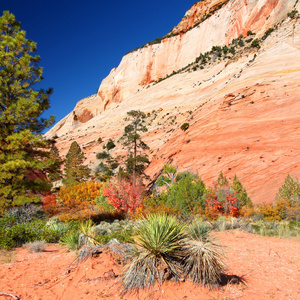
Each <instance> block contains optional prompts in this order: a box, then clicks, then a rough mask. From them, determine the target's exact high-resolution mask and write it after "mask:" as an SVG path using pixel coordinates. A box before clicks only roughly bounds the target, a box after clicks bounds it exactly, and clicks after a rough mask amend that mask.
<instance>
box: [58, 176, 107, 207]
mask: <svg viewBox="0 0 300 300" xmlns="http://www.w3.org/2000/svg"><path fill="white" fill-rule="evenodd" d="M101 187H102V183H101V182H96V181H88V182H82V183H79V184H77V185H75V186H72V187H66V186H63V187H62V188H61V189H60V191H59V194H58V197H59V200H61V201H62V202H63V205H65V206H67V207H69V208H72V207H74V206H77V205H79V202H87V203H90V204H95V203H94V200H95V198H96V197H97V196H99V193H100V189H101Z"/></svg>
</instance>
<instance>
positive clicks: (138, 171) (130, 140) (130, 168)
mask: <svg viewBox="0 0 300 300" xmlns="http://www.w3.org/2000/svg"><path fill="white" fill-rule="evenodd" d="M127 115H128V116H129V120H130V124H129V125H127V126H126V127H125V128H124V133H123V135H122V137H121V138H120V141H121V142H122V144H123V145H124V146H127V147H128V149H129V156H128V158H127V159H126V169H127V172H128V173H130V174H132V176H133V180H134V182H135V180H136V176H137V175H142V174H143V173H144V170H145V169H146V167H147V165H148V164H149V163H150V162H149V159H148V157H147V156H146V155H142V154H139V153H141V151H143V150H146V149H149V147H148V146H147V145H146V144H145V143H144V142H143V141H142V138H141V135H140V134H139V132H147V131H148V129H147V127H146V126H145V125H144V124H145V119H146V115H145V113H143V112H141V111H140V110H131V111H129V112H127Z"/></svg>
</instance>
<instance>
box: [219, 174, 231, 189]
mask: <svg viewBox="0 0 300 300" xmlns="http://www.w3.org/2000/svg"><path fill="white" fill-rule="evenodd" d="M217 184H218V185H219V186H229V181H228V179H227V177H226V176H225V175H224V174H223V172H222V171H221V172H220V174H219V177H218V179H217Z"/></svg>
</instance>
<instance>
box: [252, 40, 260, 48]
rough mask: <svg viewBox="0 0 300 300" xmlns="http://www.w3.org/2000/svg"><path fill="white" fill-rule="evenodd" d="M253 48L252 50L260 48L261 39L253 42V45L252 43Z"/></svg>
mask: <svg viewBox="0 0 300 300" xmlns="http://www.w3.org/2000/svg"><path fill="white" fill-rule="evenodd" d="M251 47H252V48H260V41H259V39H255V40H253V41H252V43H251Z"/></svg>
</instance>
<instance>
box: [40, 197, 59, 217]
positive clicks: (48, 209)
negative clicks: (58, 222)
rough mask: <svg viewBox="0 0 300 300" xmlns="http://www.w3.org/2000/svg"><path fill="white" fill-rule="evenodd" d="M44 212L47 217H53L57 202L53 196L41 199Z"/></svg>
mask: <svg viewBox="0 0 300 300" xmlns="http://www.w3.org/2000/svg"><path fill="white" fill-rule="evenodd" d="M42 203H43V208H44V212H45V213H46V214H47V215H48V216H53V215H55V213H56V209H57V202H56V195H55V194H47V195H45V196H44V197H43V198H42Z"/></svg>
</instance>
